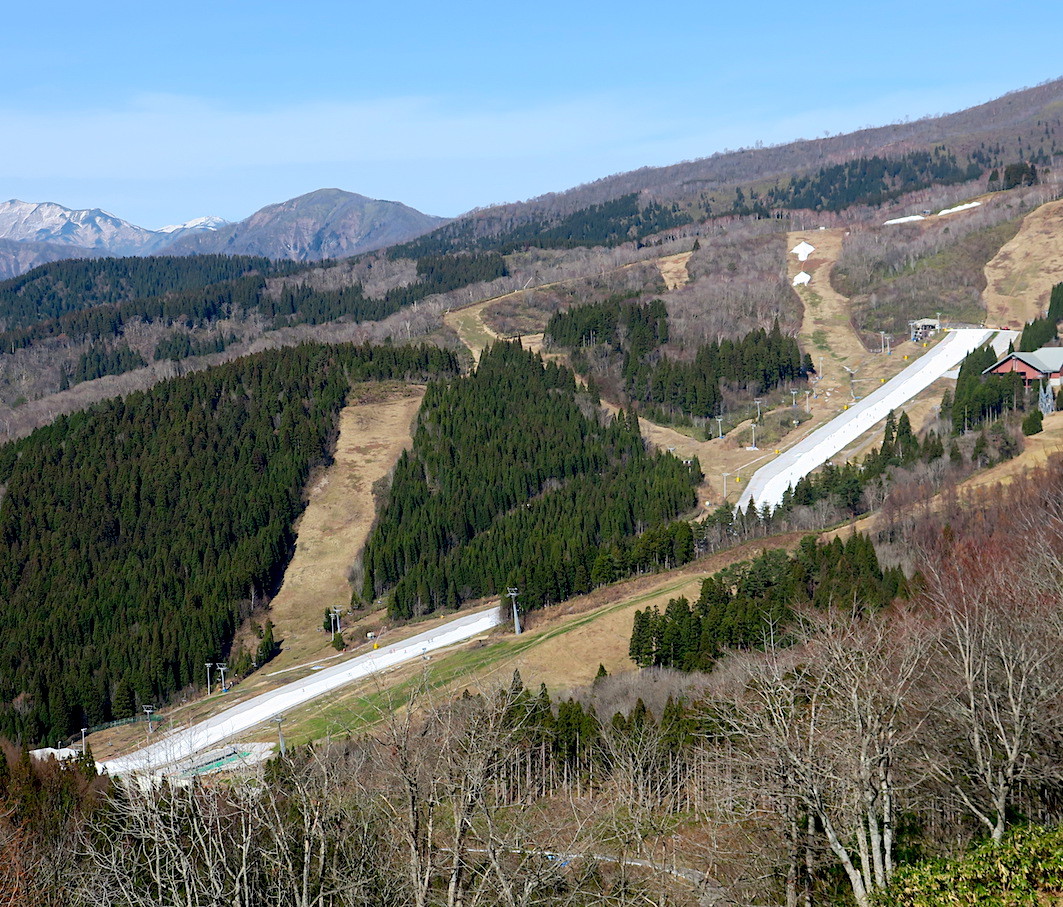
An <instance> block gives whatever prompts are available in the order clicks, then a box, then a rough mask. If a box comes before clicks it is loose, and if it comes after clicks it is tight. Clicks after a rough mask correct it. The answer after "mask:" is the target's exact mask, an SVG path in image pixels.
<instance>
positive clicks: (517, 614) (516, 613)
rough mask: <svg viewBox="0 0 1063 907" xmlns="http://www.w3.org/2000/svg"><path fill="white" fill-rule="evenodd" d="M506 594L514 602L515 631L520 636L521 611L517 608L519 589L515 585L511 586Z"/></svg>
mask: <svg viewBox="0 0 1063 907" xmlns="http://www.w3.org/2000/svg"><path fill="white" fill-rule="evenodd" d="M506 595H508V596H509V597H510V599H511V600H512V602H513V633H514V635H515V636H520V612H519V611H518V610H517V590H516V589H515V588H514V587H513V586H510V587H509V591H508V592H507V593H506Z"/></svg>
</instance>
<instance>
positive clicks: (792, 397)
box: [790, 387, 797, 406]
mask: <svg viewBox="0 0 1063 907" xmlns="http://www.w3.org/2000/svg"><path fill="white" fill-rule="evenodd" d="M790 406H797V391H796V390H795V389H794V388H792V387H791V388H790Z"/></svg>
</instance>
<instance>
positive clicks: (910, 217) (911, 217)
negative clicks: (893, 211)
mask: <svg viewBox="0 0 1063 907" xmlns="http://www.w3.org/2000/svg"><path fill="white" fill-rule="evenodd" d="M917 220H926V218H925V217H923V215H922V214H909V215H908V216H907V217H895V218H893V220H888V221H886V222H885V223H884V224H883V225H882V226H884V227H888V226H890V225H891V224H910V223H913V222H914V221H917Z"/></svg>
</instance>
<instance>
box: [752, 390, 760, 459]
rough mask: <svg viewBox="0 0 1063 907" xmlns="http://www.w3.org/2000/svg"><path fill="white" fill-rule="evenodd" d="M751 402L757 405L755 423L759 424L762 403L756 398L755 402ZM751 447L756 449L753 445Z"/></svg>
mask: <svg viewBox="0 0 1063 907" xmlns="http://www.w3.org/2000/svg"><path fill="white" fill-rule="evenodd" d="M753 402H754V403H756V404H757V421H758V422H759V421H760V404H761V402H762V401H761V400H760V399H759V398H758V399H757V400H754V401H753ZM753 446H754V447H756V445H755V444H754V445H753Z"/></svg>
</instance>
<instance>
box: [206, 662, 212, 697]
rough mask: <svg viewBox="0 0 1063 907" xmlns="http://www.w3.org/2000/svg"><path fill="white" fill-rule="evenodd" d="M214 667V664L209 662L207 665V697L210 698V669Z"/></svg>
mask: <svg viewBox="0 0 1063 907" xmlns="http://www.w3.org/2000/svg"><path fill="white" fill-rule="evenodd" d="M213 667H214V663H213V662H210V661H208V662H207V664H206V669H207V696H208V697H209V696H210V669H211V668H213Z"/></svg>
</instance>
